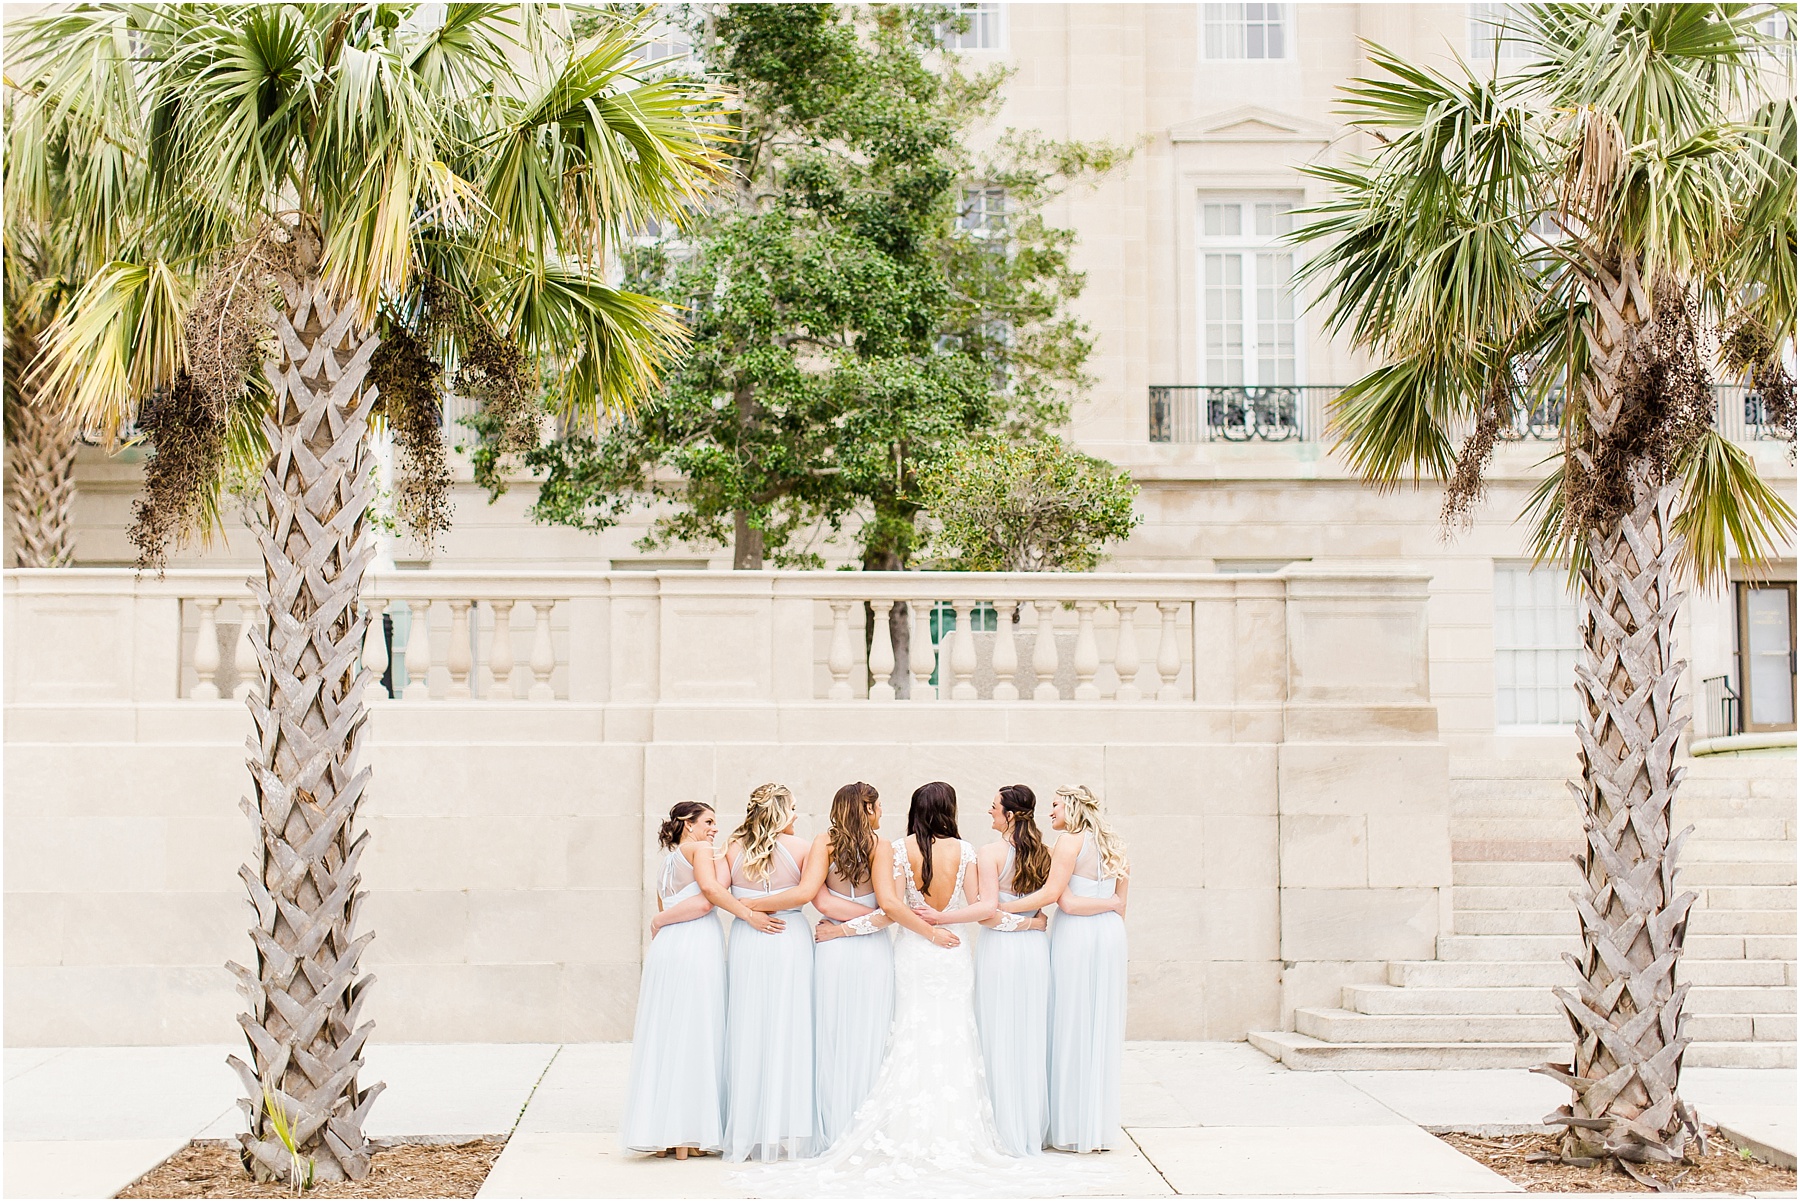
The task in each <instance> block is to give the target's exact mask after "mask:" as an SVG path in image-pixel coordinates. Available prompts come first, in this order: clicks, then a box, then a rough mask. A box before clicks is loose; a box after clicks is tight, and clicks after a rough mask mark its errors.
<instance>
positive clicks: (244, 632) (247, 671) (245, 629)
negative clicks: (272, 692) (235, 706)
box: [231, 601, 262, 701]
mask: <svg viewBox="0 0 1800 1202" xmlns="http://www.w3.org/2000/svg"><path fill="white" fill-rule="evenodd" d="M261 618H262V610H260V609H258V608H257V606H256V603H255V602H254V601H239V602H238V635H237V646H236V647H233V648H232V651H231V659H232V663H233V664H234V665H235V666H236V667H237V678H238V680H237V687H236V688H234V689H232V690H231V695H232V696H233V697H235V698H236V699H237V700H239V701H244V700H246V699H247V698H248V697H249V696H250V690H251V689H253V688H255V687H256V685H257V683H258V681H259V680H260V679H261V671H262V669H261V668H259V667H258V666H257V663H256V644H255V643H252V642H251V641H250V623H252V622H255V621H259V620H261Z"/></svg>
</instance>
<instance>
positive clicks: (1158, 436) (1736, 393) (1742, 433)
mask: <svg viewBox="0 0 1800 1202" xmlns="http://www.w3.org/2000/svg"><path fill="white" fill-rule="evenodd" d="M1342 391H1343V386H1342V385H1339V384H1318V385H1299V384H1276V385H1266V386H1255V385H1222V386H1221V385H1205V384H1152V385H1150V397H1149V400H1150V441H1151V442H1172V443H1192V442H1251V441H1256V442H1319V441H1322V440H1323V439H1324V438H1325V434H1326V427H1327V425H1328V422H1329V415H1328V413H1327V406H1328V405H1329V404H1330V402H1331V400H1332V398H1334V397H1335V396H1337V394H1338V393H1340V392H1342ZM1713 392H1714V395H1715V396H1716V398H1717V404H1716V405H1715V406H1714V408H1713V426H1714V428H1716V429H1717V430H1718V431H1719V433H1721V434H1723V435H1725V437H1727V438H1729V439H1731V440H1732V441H1734V442H1758V441H1763V440H1768V439H1780V438H1781V437H1782V434H1781V433H1780V432H1779V431H1777V430H1776V429H1775V428H1774V427H1773V426H1772V425H1771V424H1770V421H1769V412H1768V406H1767V404H1766V403H1765V402H1764V400H1763V397H1762V394H1761V393H1759V392H1758V391H1757V390H1756V389H1754V388H1750V387H1747V386H1746V385H1743V384H1719V385H1715V386H1714V389H1713ZM1562 411H1563V398H1562V394H1561V393H1556V394H1553V395H1551V396H1548V397H1545V398H1544V399H1543V400H1542V401H1540V402H1539V403H1538V404H1536V405H1535V406H1533V407H1532V408H1530V409H1529V410H1524V409H1522V410H1520V411H1518V412H1517V413H1515V414H1514V415H1513V420H1512V421H1511V422H1510V423H1509V424H1508V425H1507V426H1506V427H1505V428H1504V429H1502V430H1501V431H1500V438H1501V439H1502V440H1503V441H1506V442H1554V441H1556V440H1557V439H1558V438H1559V437H1561V434H1562ZM1461 433H1464V432H1459V436H1460V434H1461Z"/></svg>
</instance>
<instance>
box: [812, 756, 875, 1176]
mask: <svg viewBox="0 0 1800 1202" xmlns="http://www.w3.org/2000/svg"><path fill="white" fill-rule="evenodd" d="M880 826H881V798H880V796H879V795H878V794H877V793H876V792H875V786H874V785H869V784H864V783H863V782H861V781H858V782H856V783H855V784H852V785H845V786H844V787H843V788H841V789H839V790H838V791H837V796H835V797H833V798H832V799H831V830H830V831H829V832H828V833H826V834H823V835H820V836H819V837H818V838H817V839H815V840H814V841H813V846H812V850H811V851H810V852H809V853H808V854H807V861H806V869H807V880H804V881H802V882H801V888H802V889H804V888H806V887H807V885H808V884H809V883H810V882H811V881H812V879H813V878H814V875H815V874H817V875H818V877H819V878H820V886H819V888H818V891H817V893H816V895H815V896H814V898H813V906H814V907H815V908H816V909H817V910H818V911H819V913H820V914H823V915H824V916H825V918H824V921H822V922H820V923H819V926H818V929H817V931H816V932H815V934H814V938H815V939H816V940H817V942H818V946H817V947H816V948H815V949H814V951H813V957H814V959H813V1006H814V1010H813V1024H814V1037H813V1057H814V1060H815V1062H816V1065H817V1068H816V1071H815V1075H814V1081H815V1088H816V1089H817V1105H818V1112H819V1123H818V1136H819V1148H820V1150H821V1151H823V1150H824V1149H826V1148H829V1147H830V1146H831V1145H832V1143H833V1142H834V1141H835V1140H836V1139H837V1137H838V1135H839V1134H840V1133H841V1132H842V1131H843V1130H844V1128H845V1127H848V1126H849V1125H850V1120H851V1118H852V1117H854V1116H855V1114H856V1108H857V1107H858V1106H861V1105H862V1101H863V1099H864V1098H866V1097H868V1096H869V1090H870V1089H871V1088H873V1087H874V1085H875V1078H876V1077H877V1076H879V1075H880V1073H881V1060H882V1057H883V1056H884V1055H885V1054H886V1051H887V1037H888V1028H889V1027H890V1026H892V1025H893V1021H894V944H893V940H892V938H890V937H889V936H888V935H887V934H886V933H885V932H884V931H883V928H884V927H886V926H887V925H888V923H889V922H891V921H892V920H891V919H890V918H888V916H887V915H886V914H885V913H883V912H882V911H881V909H880V907H879V906H877V904H876V901H875V883H874V880H873V877H872V874H871V865H872V864H873V859H874V855H875V844H876V843H877V841H878V840H879V839H880V834H879V828H880ZM871 936H872V937H871Z"/></svg>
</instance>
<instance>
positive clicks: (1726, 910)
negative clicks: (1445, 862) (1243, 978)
mask: <svg viewBox="0 0 1800 1202" xmlns="http://www.w3.org/2000/svg"><path fill="white" fill-rule="evenodd" d="M1685 763H1686V766H1687V767H1688V775H1687V778H1686V780H1685V781H1684V782H1683V784H1682V791H1681V794H1680V796H1679V799H1678V800H1677V802H1676V829H1677V830H1679V829H1681V828H1682V827H1683V826H1686V825H1688V824H1690V823H1691V824H1693V826H1694V828H1695V830H1694V833H1693V834H1692V835H1691V836H1689V838H1688V841H1687V843H1686V845H1685V846H1684V848H1683V853H1682V869H1681V875H1680V877H1679V880H1680V884H1681V887H1682V888H1684V889H1693V890H1695V891H1697V892H1698V893H1699V895H1700V896H1699V900H1698V901H1697V902H1696V903H1695V906H1694V909H1693V911H1692V917H1691V918H1690V919H1689V922H1688V936H1687V943H1686V951H1685V955H1684V958H1683V963H1682V965H1681V969H1680V974H1679V977H1678V979H1679V980H1682V981H1687V982H1690V983H1691V984H1692V986H1693V988H1692V989H1691V990H1690V992H1689V993H1688V1000H1687V1005H1686V1014H1687V1024H1688V1032H1689V1034H1690V1035H1691V1036H1692V1038H1693V1039H1694V1040H1695V1042H1694V1045H1693V1046H1692V1047H1691V1048H1690V1049H1689V1051H1688V1054H1687V1056H1686V1059H1685V1063H1686V1064H1689V1065H1706V1066H1716V1067H1743V1068H1750V1067H1755V1068H1773V1067H1787V1068H1792V1067H1793V1066H1794V998H1795V983H1796V982H1795V969H1794V913H1795V859H1794V791H1795V790H1794V771H1795V761H1794V757H1793V756H1792V755H1791V754H1790V755H1775V756H1740V757H1730V756H1722V757H1707V758H1704V759H1698V760H1688V761H1685ZM1452 771H1453V777H1452V780H1451V847H1452V861H1453V862H1452V873H1453V877H1452V880H1453V888H1452V891H1451V905H1452V913H1453V917H1452V923H1451V933H1449V934H1446V935H1440V936H1439V937H1438V941H1437V957H1438V958H1437V959H1435V960H1425V961H1413V962H1395V963H1390V964H1388V965H1387V970H1386V980H1385V981H1378V982H1372V983H1369V984H1358V985H1349V986H1346V987H1345V988H1344V991H1343V997H1342V999H1341V1001H1342V1004H1341V1006H1339V1007H1301V1008H1299V1009H1297V1010H1295V1012H1294V1026H1295V1030H1294V1031H1291V1032H1253V1033H1252V1034H1251V1036H1250V1041H1251V1043H1253V1044H1255V1045H1256V1046H1257V1047H1258V1048H1260V1049H1261V1050H1262V1051H1263V1052H1265V1053H1267V1054H1268V1055H1270V1056H1273V1057H1275V1058H1276V1059H1278V1060H1280V1061H1282V1062H1283V1063H1284V1064H1286V1065H1288V1066H1289V1067H1290V1068H1299V1069H1371V1068H1505V1067H1515V1066H1528V1065H1532V1064H1541V1063H1543V1062H1545V1061H1549V1060H1566V1059H1567V1057H1568V1054H1569V1050H1568V1032H1569V1027H1568V1021H1567V1019H1565V1018H1564V1017H1563V1016H1562V1014H1561V1012H1560V1008H1559V1007H1558V1006H1557V1004H1556V1002H1555V999H1554V998H1553V997H1552V996H1551V994H1550V991H1549V987H1550V986H1552V985H1569V984H1572V983H1573V981H1574V970H1573V969H1572V968H1570V967H1569V965H1568V964H1567V963H1566V962H1564V961H1563V960H1562V958H1561V953H1562V952H1564V951H1570V952H1573V951H1576V950H1577V949H1578V947H1579V939H1578V936H1577V926H1576V918H1575V912H1574V907H1573V906H1572V905H1571V904H1570V901H1569V892H1570V890H1572V889H1573V888H1575V886H1576V885H1577V884H1578V881H1579V876H1578V873H1577V871H1576V869H1575V866H1574V864H1573V863H1571V862H1570V860H1569V858H1568V857H1569V854H1570V853H1571V852H1572V851H1573V850H1574V849H1575V848H1576V847H1578V846H1579V841H1580V824H1579V818H1578V817H1577V816H1576V813H1575V809H1574V802H1573V799H1572V798H1571V797H1570V796H1569V793H1568V790H1567V788H1566V787H1565V786H1564V785H1563V783H1562V781H1563V773H1564V772H1565V771H1566V769H1565V768H1563V767H1562V766H1561V765H1560V764H1558V765H1546V764H1543V763H1541V762H1537V763H1534V762H1529V761H1524V762H1522V761H1514V760H1494V761H1486V762H1481V763H1465V764H1461V765H1456V766H1455V767H1453V770H1452Z"/></svg>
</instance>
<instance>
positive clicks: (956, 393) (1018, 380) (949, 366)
mask: <svg viewBox="0 0 1800 1202" xmlns="http://www.w3.org/2000/svg"><path fill="white" fill-rule="evenodd" d="M945 19H954V18H947V12H946V10H942V9H929V8H927V9H913V8H906V7H900V6H895V7H888V8H879V9H869V8H860V7H849V6H845V7H835V6H830V5H799V4H783V5H761V4H745V5H733V6H729V7H726V8H723V9H719V10H716V11H715V12H714V14H713V15H712V16H711V18H710V19H709V21H708V23H707V24H706V25H704V26H703V27H697V28H695V29H694V30H693V31H692V34H693V36H694V39H695V43H696V46H697V53H698V55H699V57H700V60H701V62H702V63H703V64H704V66H705V68H706V70H707V71H708V73H709V74H711V75H713V76H715V77H716V78H717V79H718V80H719V81H720V82H721V84H722V85H723V86H724V87H726V88H727V89H729V90H730V91H732V92H733V93H735V95H736V97H737V107H736V109H735V110H734V111H733V113H732V115H731V123H732V138H733V140H732V142H731V143H730V147H731V154H732V156H733V164H732V165H733V166H734V168H735V170H736V173H737V189H736V191H735V193H734V194H733V195H732V196H731V197H730V198H729V200H728V202H727V203H723V204H717V205H714V206H712V207H710V208H707V209H703V210H701V211H699V212H697V213H695V214H694V216H693V218H692V219H691V220H690V221H689V222H687V223H686V224H685V226H684V227H683V228H682V229H681V230H680V231H678V232H675V233H674V234H673V235H672V236H664V237H660V238H654V239H646V240H645V243H644V245H643V246H642V247H641V248H640V249H639V250H638V251H637V252H636V253H635V254H633V255H632V256H631V257H630V259H629V275H628V279H629V280H630V281H631V283H632V286H634V287H638V288H642V289H643V290H644V291H647V292H652V293H654V294H656V295H658V296H660V297H663V298H664V299H666V300H668V301H669V302H670V303H672V304H674V305H677V306H679V307H680V309H681V311H682V312H683V314H684V319H685V321H686V322H687V324H688V327H689V329H690V331H691V339H690V345H689V351H688V353H687V355H686V356H685V357H684V358H683V360H682V361H681V362H680V364H679V366H678V367H676V369H675V370H673V371H672V372H671V373H670V374H669V377H668V379H667V380H666V382H665V384H664V386H663V388H662V389H661V390H660V391H658V392H657V393H655V394H654V395H652V396H650V397H649V398H647V399H646V401H645V402H644V403H643V404H642V405H641V406H640V407H639V408H638V409H637V411H636V412H635V414H633V415H632V417H631V418H630V419H629V420H621V421H617V422H611V423H607V424H605V425H604V426H603V428H601V429H599V430H597V431H596V430H590V429H568V430H566V432H565V434H564V436H563V437H561V438H559V439H557V440H556V441H555V442H553V443H551V444H550V445H548V446H545V447H543V448H540V449H537V450H535V451H533V452H531V453H530V454H529V455H527V456H526V460H525V461H526V463H527V464H528V465H529V466H530V467H531V468H532V469H533V470H534V471H536V472H540V473H542V474H543V475H544V477H545V478H544V481H543V484H542V486H541V488H540V491H539V496H538V501H537V504H536V506H535V508H534V514H535V516H537V517H538V518H540V519H541V520H546V521H552V522H559V523H563V524H568V525H573V526H577V527H581V528H585V529H590V530H598V529H603V528H605V527H607V526H610V525H612V524H615V523H616V522H618V521H619V520H620V519H621V518H622V517H623V516H624V515H625V514H626V513H628V512H629V511H631V510H633V509H635V508H638V507H641V506H645V505H649V504H655V503H659V502H660V503H661V506H660V507H659V508H658V510H657V516H656V517H655V519H654V524H653V525H652V528H651V531H650V534H649V536H648V539H647V544H648V545H660V544H666V543H669V542H673V541H683V542H691V543H701V544H706V543H712V544H715V545H716V544H730V545H731V546H732V547H733V562H734V565H735V566H737V567H740V568H745V567H760V566H762V565H763V563H764V562H765V559H767V560H772V561H773V562H775V563H777V564H785V565H808V564H816V563H818V562H819V556H818V554H817V552H816V551H815V550H814V547H813V543H812V541H811V540H812V539H815V538H816V537H817V536H818V535H820V534H822V533H825V532H836V531H839V530H841V529H843V528H844V526H845V525H846V523H848V522H850V521H851V520H853V519H854V520H856V521H858V522H859V525H858V538H859V540H860V544H861V550H862V558H863V563H864V564H865V566H868V567H887V568H892V567H900V566H903V565H904V564H905V563H906V562H907V561H908V559H909V558H910V557H911V555H912V554H913V553H914V551H915V549H916V546H917V543H918V530H917V522H916V518H917V514H918V511H919V505H920V500H919V494H918V475H919V473H920V471H921V470H923V469H924V468H925V467H927V466H929V465H930V464H931V463H933V462H935V461H937V460H939V459H941V458H943V457H944V456H946V455H948V454H950V453H951V452H952V451H953V450H954V448H956V447H958V446H960V445H961V444H962V443H963V442H964V441H965V440H967V439H969V438H971V437H977V436H980V435H983V434H988V433H996V432H1005V433H1009V434H1012V435H1015V436H1020V435H1035V434H1037V433H1039V432H1041V431H1043V430H1044V429H1046V428H1047V427H1048V426H1050V425H1051V424H1053V423H1055V422H1058V421H1060V420H1061V419H1062V418H1063V416H1064V415H1065V414H1066V412H1067V407H1068V404H1069V402H1070V400H1071V399H1072V398H1073V397H1074V396H1076V395H1078V393H1079V392H1080V390H1081V389H1082V388H1083V387H1085V385H1086V384H1087V382H1088V381H1087V377H1086V376H1085V374H1084V371H1083V365H1084V363H1085V361H1086V359H1087V356H1088V352H1089V349H1090V341H1089V339H1088V336H1087V333H1086V330H1085V329H1084V328H1083V327H1082V325H1081V324H1080V323H1079V322H1078V321H1076V320H1075V319H1074V318H1073V317H1072V316H1071V315H1070V313H1069V304H1070V302H1071V301H1072V300H1073V299H1074V298H1075V296H1076V295H1078V293H1079V292H1080V289H1081V286H1082V278H1081V276H1080V274H1079V273H1078V272H1076V271H1074V270H1073V268H1072V267H1071V266H1070V262H1069V251H1070V247H1071V245H1072V242H1073V235H1072V234H1071V233H1070V232H1068V231H1065V230H1058V229H1054V228H1052V227H1050V226H1049V225H1048V224H1047V223H1046V222H1045V221H1044V219H1043V215H1042V210H1043V207H1044V205H1045V203H1046V202H1047V201H1048V200H1049V199H1050V198H1051V197H1052V196H1054V195H1055V194H1056V193H1057V192H1058V190H1059V189H1061V188H1064V187H1066V186H1068V185H1069V184H1070V183H1071V182H1073V181H1076V180H1081V179H1087V178H1092V177H1094V176H1096V175H1098V174H1100V173H1103V172H1105V171H1107V170H1109V169H1110V168H1111V167H1112V166H1113V165H1114V164H1116V163H1117V162H1119V161H1121V159H1122V158H1123V156H1124V153H1125V152H1124V151H1122V150H1120V149H1118V148H1115V147H1110V146H1106V145H1100V144H1087V143H1076V142H1052V141H1047V140H1044V139H1042V138H1038V137H1035V136H1031V135H1020V134H1017V133H1013V132H1011V131H1009V132H1008V133H1007V134H1005V135H1004V136H1002V137H1001V138H1000V139H999V140H998V142H997V143H996V145H995V147H994V148H993V150H992V151H991V152H988V153H977V152H975V151H974V150H972V149H971V146H970V142H971V132H972V130H973V128H974V127H975V126H976V125H977V124H978V123H979V122H980V121H982V120H983V119H984V118H986V117H988V116H990V115H991V113H992V112H993V110H994V108H995V105H996V104H997V98H998V89H999V86H1000V84H1001V82H1002V80H1003V74H1002V73H1000V72H998V71H995V72H989V73H987V74H984V75H980V76H973V77H972V76H969V75H967V74H965V73H964V72H963V71H962V70H961V68H960V67H959V65H958V64H957V62H956V60H955V58H954V56H951V55H945V54H943V53H942V52H941V51H940V50H939V49H938V42H939V38H940V36H941V25H940V24H939V22H942V21H943V20H945Z"/></svg>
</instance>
